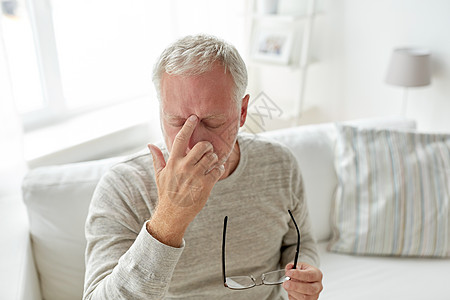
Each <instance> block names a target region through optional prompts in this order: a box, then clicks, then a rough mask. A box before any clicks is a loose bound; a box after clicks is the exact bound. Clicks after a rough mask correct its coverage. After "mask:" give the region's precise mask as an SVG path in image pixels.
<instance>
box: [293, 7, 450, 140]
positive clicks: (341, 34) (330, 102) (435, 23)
mask: <svg viewBox="0 0 450 300" xmlns="http://www.w3.org/2000/svg"><path fill="white" fill-rule="evenodd" d="M322 2H323V3H322V5H321V6H322V7H323V8H324V14H323V16H320V17H319V18H318V19H317V21H316V27H315V31H314V32H315V34H314V37H313V39H314V40H313V42H314V52H315V53H316V56H317V57H318V59H319V61H320V62H319V63H318V64H317V65H316V66H311V68H310V70H309V76H308V83H307V84H308V85H307V90H306V97H305V109H306V110H305V114H304V117H303V118H304V119H303V121H302V123H311V122H317V121H319V122H322V121H338V120H346V119H356V118H365V117H375V116H390V115H398V114H400V112H401V98H402V89H401V88H400V87H394V86H390V85H387V84H385V83H384V79H385V76H386V70H387V67H388V63H389V59H390V55H391V52H392V49H393V48H396V47H401V46H417V47H425V48H428V49H430V50H431V52H432V76H433V77H432V84H431V85H430V86H427V87H423V88H415V89H411V90H410V92H409V97H408V99H409V101H408V109H407V113H406V115H407V117H408V118H413V119H416V120H417V121H418V124H419V129H420V130H425V131H447V132H448V131H450V71H449V68H450V33H449V29H450V1H448V0H428V1H423V0H376V1H375V0H322ZM308 113H309V116H308Z"/></svg>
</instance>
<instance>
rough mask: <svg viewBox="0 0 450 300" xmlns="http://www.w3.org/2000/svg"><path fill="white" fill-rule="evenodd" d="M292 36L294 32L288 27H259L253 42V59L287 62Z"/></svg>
mask: <svg viewBox="0 0 450 300" xmlns="http://www.w3.org/2000/svg"><path fill="white" fill-rule="evenodd" d="M293 38H294V32H293V30H290V29H275V28H264V27H261V28H259V30H257V32H256V34H255V40H254V43H253V54H252V56H253V59H254V60H257V61H264V62H271V63H279V64H288V63H289V60H290V56H291V51H292V40H293Z"/></svg>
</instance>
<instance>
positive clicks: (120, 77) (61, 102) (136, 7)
mask: <svg viewBox="0 0 450 300" xmlns="http://www.w3.org/2000/svg"><path fill="white" fill-rule="evenodd" d="M0 1H1V2H2V8H3V15H4V16H6V17H5V18H2V19H3V21H2V23H3V24H2V30H3V33H4V38H5V42H6V45H7V52H8V60H9V62H10V67H11V72H12V74H11V77H12V82H13V86H14V97H15V100H16V103H17V107H18V110H19V111H20V113H21V114H22V116H23V120H24V124H25V128H26V129H33V128H35V127H36V126H42V125H47V124H51V123H57V122H59V121H63V120H65V119H67V118H69V117H73V116H76V115H79V114H82V113H85V112H87V111H92V110H94V109H99V108H102V107H105V106H110V105H113V104H117V103H122V102H124V101H132V100H135V99H139V98H148V100H149V101H155V100H154V97H155V96H154V95H155V92H154V90H153V84H152V82H151V75H152V74H151V72H152V68H153V64H154V62H155V60H156V59H157V57H158V55H159V54H160V53H161V51H162V50H163V49H164V48H165V47H166V46H167V45H168V44H169V43H170V42H172V41H173V40H174V39H175V38H178V37H180V36H183V35H186V34H196V33H200V32H202V33H210V34H214V35H217V36H220V37H222V38H224V39H227V40H228V41H230V42H231V43H233V44H235V45H236V46H237V47H238V49H239V50H240V51H241V52H244V49H243V47H244V39H245V30H243V29H244V26H245V10H246V5H247V1H242V0H231V1H223V0H192V1H184V0H183V1H181V0H167V1H161V0H127V1H123V0H120V1H119V0H77V1H73V0H0Z"/></svg>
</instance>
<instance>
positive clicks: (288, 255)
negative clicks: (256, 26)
mask: <svg viewBox="0 0 450 300" xmlns="http://www.w3.org/2000/svg"><path fill="white" fill-rule="evenodd" d="M153 81H154V84H155V87H156V89H157V92H158V97H159V98H160V116H161V129H162V131H163V135H164V139H165V143H164V144H165V145H162V144H161V145H160V146H159V147H158V146H155V145H149V149H150V152H151V155H150V153H144V154H139V155H135V156H133V157H131V158H128V159H127V160H125V161H124V162H122V163H119V164H117V165H115V166H114V167H113V168H112V169H111V170H110V171H109V172H108V173H107V174H105V175H104V176H103V178H102V179H101V181H100V183H99V184H98V186H97V189H96V191H95V193H94V196H93V199H92V203H91V207H90V210H89V215H88V218H87V221H86V239H87V242H88V244H87V249H86V277H85V289H84V299H258V300H260V299H283V298H287V295H286V292H287V294H288V295H289V299H317V298H318V296H319V293H320V291H321V290H322V283H321V280H322V273H321V272H320V270H319V269H317V268H316V267H315V266H317V264H318V256H317V253H316V248H315V242H314V240H313V238H312V236H311V230H310V221H309V217H308V210H307V207H306V201H305V199H304V193H303V185H302V181H301V175H300V173H299V170H298V167H297V162H296V161H295V158H294V157H293V155H292V154H291V153H290V152H289V150H287V149H286V148H285V147H284V146H282V145H280V144H278V143H275V142H271V141H268V140H262V139H260V138H258V137H255V136H250V135H245V134H238V130H239V127H241V126H243V125H244V122H245V119H246V116H247V106H248V103H249V95H245V90H246V86H247V71H246V68H245V64H244V62H243V60H242V58H241V57H240V55H239V54H238V52H237V50H236V49H235V48H234V47H233V46H231V45H229V44H228V43H226V42H224V41H221V40H219V39H217V38H215V37H211V36H204V35H199V36H188V37H185V38H183V39H180V40H178V41H177V42H175V43H174V44H173V45H171V46H170V47H168V48H167V49H166V50H165V51H164V52H163V53H162V55H161V57H160V59H159V61H158V62H157V64H156V65H155V69H154V73H153ZM288 211H289V213H288ZM291 212H292V213H291ZM290 214H291V215H292V217H291V216H290ZM225 216H227V217H226V218H225V222H224V217H225ZM295 221H296V222H295ZM297 224H298V227H299V229H300V232H301V247H300V253H299V257H298V261H299V262H298V263H296V268H295V269H294V268H293V266H294V264H293V262H294V261H295V262H297V259H296V256H297V255H296V248H297V237H298V235H297V231H296V226H297ZM225 226H227V227H226V228H224V227H225ZM225 230H226V231H225ZM225 232H226V239H225ZM225 241H226V247H225ZM225 250H226V251H225ZM225 256H226V263H225ZM222 258H223V261H222ZM280 268H281V271H280V270H279V269H280ZM225 269H226V271H225ZM276 270H278V271H276ZM273 271H275V272H273ZM225 272H226V275H225ZM280 272H281V273H282V275H281V276H280V275H279V274H280ZM262 274H264V275H263V276H262V277H261V275H262ZM274 274H275V275H274ZM252 275H253V276H254V277H253V276H252ZM274 276H275V277H274ZM276 276H278V277H276ZM285 291H286V292H285Z"/></svg>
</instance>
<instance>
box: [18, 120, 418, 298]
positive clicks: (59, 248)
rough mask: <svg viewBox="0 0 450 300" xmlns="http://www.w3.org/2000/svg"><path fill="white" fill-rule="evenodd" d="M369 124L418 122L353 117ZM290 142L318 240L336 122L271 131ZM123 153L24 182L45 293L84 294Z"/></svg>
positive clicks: (327, 200) (330, 183)
mask: <svg viewBox="0 0 450 300" xmlns="http://www.w3.org/2000/svg"><path fill="white" fill-rule="evenodd" d="M349 123H350V124H352V125H357V126H364V127H395V128H403V129H413V128H415V122H414V121H408V120H402V119H398V118H394V119H391V118H389V119H386V118H383V119H368V120H361V121H353V122H349ZM262 135H263V136H266V137H270V138H273V139H275V140H278V141H280V142H281V143H284V144H286V145H287V147H289V148H290V149H291V150H292V152H293V153H294V155H295V157H296V158H297V160H298V162H299V166H300V169H301V172H302V176H303V180H304V183H305V192H306V197H307V201H308V206H309V210H310V215H311V219H312V226H313V230H314V233H315V236H316V238H317V239H318V240H320V241H321V240H326V239H328V238H329V236H330V234H331V229H330V221H329V215H330V210H331V202H332V201H331V200H332V199H333V193H334V190H335V188H336V185H337V179H336V174H335V171H334V163H333V161H334V154H333V152H334V143H335V140H336V129H335V125H334V124H333V123H326V124H318V125H308V126H300V127H294V128H288V129H282V130H277V131H270V132H265V133H263V134H262ZM120 160H122V158H120V157H116V158H110V159H104V160H97V161H92V162H84V163H76V164H70V165H62V166H52V167H41V168H37V169H34V170H31V171H30V172H29V173H28V174H27V176H26V177H25V179H24V182H23V198H24V202H25V204H26V206H27V209H28V215H29V219H30V234H31V238H32V243H33V252H34V257H35V263H36V267H37V269H38V272H39V277H40V283H41V292H42V295H43V297H44V299H47V300H52V299H69V300H70V299H80V298H81V297H82V292H83V281H84V270H85V265H84V250H85V246H86V241H85V237H84V224H85V220H86V216H87V213H88V209H89V203H90V200H91V197H92V194H93V192H94V189H95V186H96V184H97V182H98V181H99V179H100V177H101V176H102V174H104V173H105V172H106V171H107V170H108V169H109V168H110V167H111V166H112V165H113V164H114V163H116V162H118V161H120Z"/></svg>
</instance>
